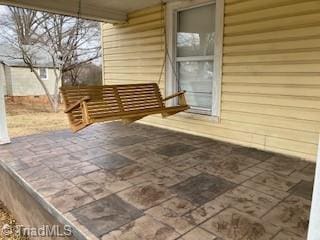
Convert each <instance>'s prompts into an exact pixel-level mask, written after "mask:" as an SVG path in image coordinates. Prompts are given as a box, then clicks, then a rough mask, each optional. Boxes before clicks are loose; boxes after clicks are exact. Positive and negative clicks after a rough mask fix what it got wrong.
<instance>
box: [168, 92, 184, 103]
mask: <svg viewBox="0 0 320 240" xmlns="http://www.w3.org/2000/svg"><path fill="white" fill-rule="evenodd" d="M185 92H186V91H181V92H177V93H175V94H172V95H170V96H168V97H166V98H164V99H163V101H164V102H165V101H167V100H170V99H172V98H175V97H179V96H181V95H184V94H185Z"/></svg>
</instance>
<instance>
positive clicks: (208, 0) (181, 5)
mask: <svg viewBox="0 0 320 240" xmlns="http://www.w3.org/2000/svg"><path fill="white" fill-rule="evenodd" d="M212 3H214V4H216V19H215V36H216V37H215V49H214V52H215V55H214V78H215V80H216V87H215V86H213V88H214V89H213V95H214V96H215V101H213V103H216V104H217V105H216V106H215V105H214V104H213V106H212V114H211V115H212V117H219V116H220V113H221V83H222V57H223V28H224V0H215V1H213V0H194V1H173V2H168V3H167V6H166V43H167V50H168V52H169V53H168V55H169V56H166V63H167V65H166V95H170V94H172V93H174V92H176V91H177V89H176V84H175V82H176V80H177V79H176V77H175V74H174V71H176V68H174V69H173V67H175V66H172V65H171V62H173V63H175V62H176V59H175V57H176V52H175V51H176V50H175V46H174V43H175V34H174V33H175V32H176V26H175V25H176V24H175V22H176V13H177V11H179V10H185V9H189V8H194V7H198V6H203V5H208V4H212ZM171 104H172V102H171Z"/></svg>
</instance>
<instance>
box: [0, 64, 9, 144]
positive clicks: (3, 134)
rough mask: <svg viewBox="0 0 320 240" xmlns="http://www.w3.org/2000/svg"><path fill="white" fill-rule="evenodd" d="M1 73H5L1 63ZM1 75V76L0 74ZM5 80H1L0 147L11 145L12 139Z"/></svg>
mask: <svg viewBox="0 0 320 240" xmlns="http://www.w3.org/2000/svg"><path fill="white" fill-rule="evenodd" d="M0 68H1V69H0V73H1V71H3V75H5V73H4V67H3V65H2V64H1V62H0ZM0 75H1V74H0ZM2 81H5V79H0V145H1V144H7V143H10V138H9V135H8V128H7V117H6V107H5V99H4V89H3V85H4V84H3V82H2Z"/></svg>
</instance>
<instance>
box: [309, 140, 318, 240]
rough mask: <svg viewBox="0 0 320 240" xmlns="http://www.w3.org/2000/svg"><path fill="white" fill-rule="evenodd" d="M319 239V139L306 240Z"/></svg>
mask: <svg viewBox="0 0 320 240" xmlns="http://www.w3.org/2000/svg"><path fill="white" fill-rule="evenodd" d="M319 239H320V138H319V145H318V156H317V162H316V173H315V176H314V185H313V196H312V203H311V212H310V221H309V232H308V240H319Z"/></svg>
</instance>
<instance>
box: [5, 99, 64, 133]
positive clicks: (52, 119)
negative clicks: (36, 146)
mask: <svg viewBox="0 0 320 240" xmlns="http://www.w3.org/2000/svg"><path fill="white" fill-rule="evenodd" d="M6 110H7V121H8V129H9V135H10V137H11V138H13V137H18V136H25V135H30V134H35V133H41V132H48V131H54V130H59V129H65V128H68V127H69V126H68V119H67V116H66V115H65V114H64V113H63V110H62V108H61V109H60V111H59V112H58V113H53V112H51V111H50V108H49V107H48V106H43V105H30V104H17V103H12V102H10V101H7V103H6Z"/></svg>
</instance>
